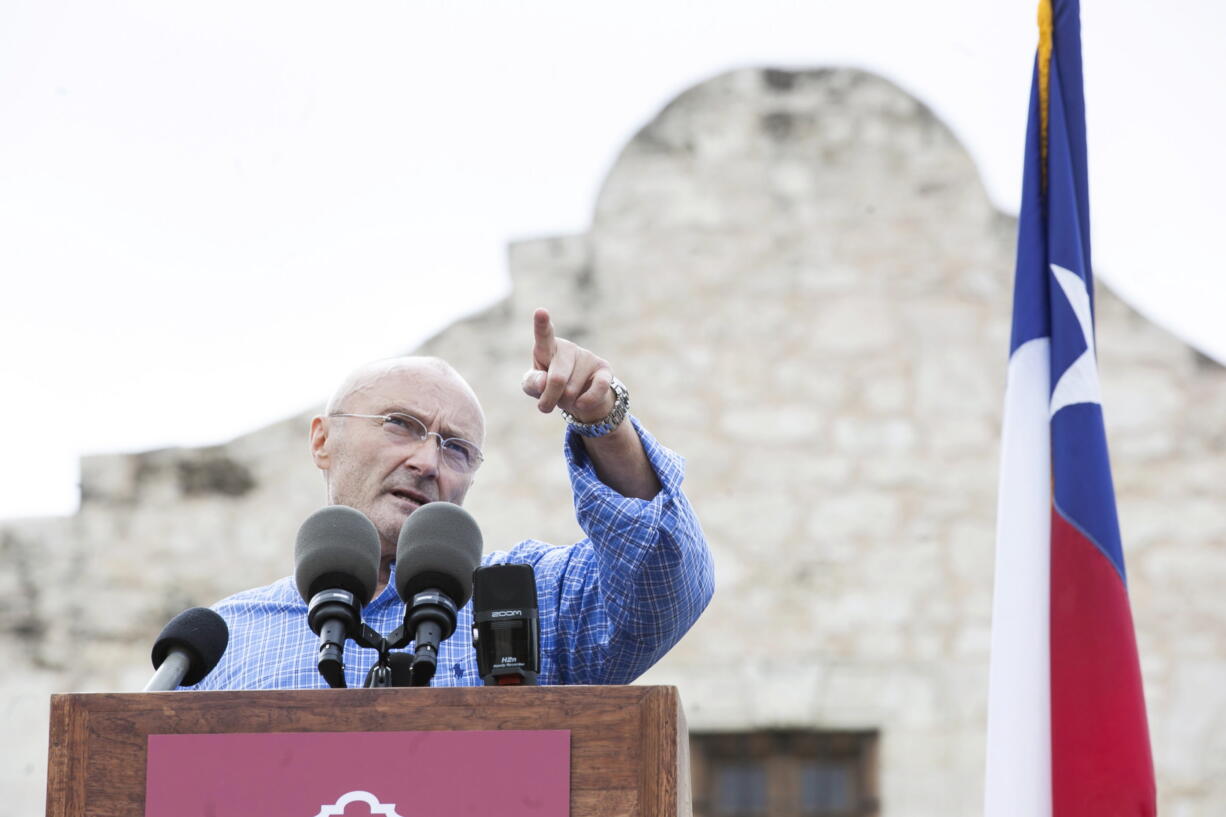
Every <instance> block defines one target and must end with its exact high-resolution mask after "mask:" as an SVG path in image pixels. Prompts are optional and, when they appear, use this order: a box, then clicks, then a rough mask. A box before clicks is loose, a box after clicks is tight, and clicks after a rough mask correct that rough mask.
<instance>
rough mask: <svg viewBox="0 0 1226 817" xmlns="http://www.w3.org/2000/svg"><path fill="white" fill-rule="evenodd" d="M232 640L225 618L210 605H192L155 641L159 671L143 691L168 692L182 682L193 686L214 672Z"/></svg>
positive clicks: (154, 647)
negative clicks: (211, 608)
mask: <svg viewBox="0 0 1226 817" xmlns="http://www.w3.org/2000/svg"><path fill="white" fill-rule="evenodd" d="M229 643H230V628H229V627H227V626H226V622H225V619H223V618H222V617H221V616H219V615H217V613H214V612H213V611H212V610H210V609H209V608H207V607H193V608H191V609H190V610H184V611H183V612H182V613H179V615H177V616H175V617H174V618H172V619H171V620H170V622H169V623H168V624H167V625H166V626H165V627H163V628H162V632H161V633H160V634H159V635H158V640H157V641H155V642H154V643H153V668H154V669H155V670H157V671H156V672H154V673H153V677H152V678H150V679H149V683H147V684H145V688H144V690H143V691H144V692H165V691H167V690H171V689H174V688H176V687H178V686H179V685H183V686H192V685H193V684H198V683H200V682H201V681H202V680H204V676H206V675H208V674H209V673H210V672H212V671H213V667H215V666H217V662H218V661H220V660H221V655H222V653H224V652H225V651H226V645H227V644H229Z"/></svg>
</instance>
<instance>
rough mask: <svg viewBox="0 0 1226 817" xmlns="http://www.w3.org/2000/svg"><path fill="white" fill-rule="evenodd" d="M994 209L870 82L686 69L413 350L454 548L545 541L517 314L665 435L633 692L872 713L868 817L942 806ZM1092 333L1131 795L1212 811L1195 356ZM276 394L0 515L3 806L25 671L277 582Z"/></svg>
mask: <svg viewBox="0 0 1226 817" xmlns="http://www.w3.org/2000/svg"><path fill="white" fill-rule="evenodd" d="M1014 231H1015V224H1014V223H1013V221H1012V220H1011V219H1008V218H1005V217H1003V216H1001V215H1000V214H999V213H997V212H996V211H995V210H994V209H993V208H992V207H991V205H990V204H989V202H988V200H987V198H986V196H985V194H984V191H983V189H982V186H981V184H980V182H979V179H978V176H977V173H976V171H975V168H974V166H973V165H972V163H971V161H970V159H969V157H968V156H967V154H966V152H965V151H964V150H963V149H962V148H961V146H960V145H959V144H958V143H957V141H956V140H955V139H954V137H953V136H952V135H951V134H950V132H949V131H948V129H946V128H945V127H944V126H943V125H942V124H941V123H940V122H939V121H937V120H936V119H935V118H934V117H933V116H932V115H931V114H930V113H929V112H928V111H927V110H926V109H925V108H924V107H923V106H922V105H921V104H920V103H918V102H917V101H916V100H914V99H913V98H911V97H909V96H908V95H906V94H905V93H903V92H902V91H901V90H899V89H898V88H897V87H895V86H893V85H891V84H890V83H888V82H885V81H883V80H881V79H879V78H876V77H873V76H870V75H867V74H864V73H861V72H857V71H850V70H821V71H810V72H784V71H773V70H765V71H763V70H756V69H746V70H740V71H735V72H731V73H729V74H725V75H723V76H720V77H717V78H715V79H712V80H710V81H708V82H705V83H703V84H701V85H699V86H697V87H695V88H692V89H690V90H689V91H687V92H686V93H684V94H682V95H681V96H680V97H678V98H677V99H676V100H674V101H673V102H672V103H671V104H670V105H669V106H667V107H666V108H665V109H664V110H663V111H662V112H661V113H660V114H659V116H657V117H656V118H655V119H654V120H653V121H652V122H650V123H649V124H648V125H646V126H645V127H644V128H643V130H642V131H641V132H640V133H639V134H638V135H637V136H636V137H635V138H634V139H633V140H632V141H631V142H630V143H629V144H628V145H627V147H626V149H625V151H624V152H623V154H622V155H621V157H620V158H619V160H618V162H617V163H616V165H615V166H614V167H613V169H612V170H611V172H610V174H609V176H608V178H607V181H606V183H605V185H604V188H603V190H602V191H601V193H600V196H599V198H598V200H597V202H596V204H595V208H594V213H593V220H592V227H591V230H590V231H589V232H588V233H587V234H585V235H575V236H563V237H555V238H545V239H539V240H533V241H524V242H519V243H516V244H513V245H512V246H511V248H510V256H509V260H510V270H511V276H512V282H513V288H512V292H511V294H510V296H509V297H508V298H507V300H505V301H504V302H502V303H500V304H498V305H496V306H494V307H492V308H490V309H489V310H486V311H485V312H482V313H481V314H478V315H475V316H472V317H470V318H468V319H465V320H462V321H459V322H458V323H456V324H455V325H453V326H452V327H450V328H449V329H447V330H445V331H444V332H442V333H441V334H440V335H439V336H437V337H435V338H434V339H432V340H431V341H429V342H428V343H427V344H425V346H424V347H423V348H422V349H421V350H420V351H423V352H425V353H430V354H438V355H441V356H443V357H446V358H447V359H449V360H451V361H452V362H453V363H454V364H455V365H456V366H457V368H458V369H459V370H460V371H461V372H462V373H463V374H464V375H465V376H466V377H468V378H469V380H470V381H471V382H472V384H473V386H474V388H475V389H476V391H477V393H478V394H479V395H481V397H482V399H483V401H484V403H485V406H486V410H487V414H488V416H489V430H488V444H487V454H488V457H487V461H486V464H485V465H484V466H483V467H482V469H481V471H480V472H479V474H478V476H477V481H476V484H475V485H474V487H473V489H472V492H471V493H470V495H469V500H468V506H469V508H470V510H471V511H472V512H473V513H474V515H475V516H476V517H477V519H478V520H479V521H480V522H481V524H482V527H483V530H484V531H485V534H486V541H487V548H496V547H501V546H506V545H508V544H510V543H513V542H514V541H517V540H519V539H522V538H524V537H527V536H534V537H538V538H543V539H546V540H549V541H555V542H559V543H565V542H570V541H573V540H574V539H575V538H577V537H578V536H579V535H580V533H579V531H578V529H577V527H576V526H575V523H574V521H573V517H572V515H571V507H570V499H569V489H568V485H567V481H566V475H565V471H564V469H563V467H562V462H561V457H560V456H559V450H560V445H561V429H560V421H559V420H558V418H556V417H552V416H551V417H543V416H541V415H539V414H538V413H537V412H536V410H535V408H534V406H533V404H532V401H530V400H527V399H526V398H524V397H523V396H522V395H521V394H520V392H519V379H520V375H521V374H522V372H523V370H524V369H525V368H526V367H527V363H528V357H527V355H528V348H529V347H528V343H527V341H528V340H529V338H530V335H529V329H528V327H529V321H530V315H531V311H532V308H533V307H535V306H538V305H547V306H550V307H551V308H552V310H553V311H554V314H555V319H556V321H557V323H558V326H559V333H560V334H562V335H564V336H566V337H570V338H572V339H574V340H576V341H578V342H580V343H583V344H585V345H588V346H590V347H591V348H593V349H596V350H597V351H599V353H600V354H602V355H603V356H605V357H607V358H608V359H609V360H610V361H611V362H612V363H613V365H614V368H615V370H616V371H617V372H618V374H619V376H620V377H621V378H622V379H623V380H625V381H626V382H627V383H628V384H629V386H630V388H631V392H632V402H633V408H634V411H635V413H636V415H637V416H638V417H639V418H640V419H641V420H642V421H643V422H644V423H645V424H646V425H647V426H648V427H649V428H650V429H651V430H652V431H654V432H655V433H656V434H657V436H659V437H660V438H661V439H662V440H663V441H665V442H666V443H667V444H668V445H670V446H671V447H673V448H675V449H676V450H678V451H680V452H682V453H683V454H685V456H686V457H687V458H688V476H687V479H686V488H687V492H688V494H689V496H690V498H691V500H692V502H693V504H694V505H695V507H696V508H697V510H698V512H699V514H700V516H701V518H702V520H703V525H704V528H705V530H706V532H707V534H708V537H709V539H710V541H711V546H712V548H713V549H714V551H715V555H716V565H717V575H718V591H717V594H716V598H715V601H714V602H713V604H712V606H711V608H710V610H709V611H708V612H707V614H706V615H705V616H704V618H703V619H702V621H700V622H699V624H698V626H697V627H696V628H695V630H694V631H693V632H692V633H691V634H690V635H689V636H687V638H686V639H685V640H684V641H683V642H682V643H681V644H680V645H679V646H678V647H677V648H676V649H675V650H674V651H673V652H672V653H671V654H670V655H669V656H668V657H667V658H666V659H665V660H664V661H663V662H662V663H661V664H660V665H659V666H658V667H657V668H655V669H654V670H652V671H651V672H650V673H649V674H648V675H647V676H646V677H645V678H644V679H643V680H644V681H645V682H648V683H671V684H676V685H678V686H679V687H681V691H682V695H683V698H684V700H685V701H686V706H687V712H688V715H689V721H690V726H691V728H692V729H694V730H696V731H699V730H707V731H711V730H743V729H759V728H770V727H801V728H855V729H875V730H879V734H880V744H879V762H880V773H879V781H880V795H881V813H882V814H883V815H887V817H904V816H905V817H929V815H932V816H933V817H935V815H942V817H944V815H974V814H978V813H979V812H980V810H981V802H982V772H983V739H984V738H983V736H984V728H985V725H984V717H985V705H986V693H987V689H986V685H987V650H988V638H989V630H990V608H991V585H992V564H993V560H992V548H993V537H994V520H995V509H996V476H997V467H998V453H997V447H998V436H999V426H1000V411H1001V400H1002V390H1003V384H1004V372H1005V364H1006V356H1007V350H1008V332H1009V315H1010V301H1011V289H1010V288H1011V276H1012V264H1013V252H1014V240H1015V236H1014ZM1098 338H1099V360H1100V366H1101V370H1102V373H1101V374H1102V384H1103V390H1104V405H1105V412H1106V419H1107V426H1108V434H1109V440H1110V445H1111V450H1112V455H1113V463H1114V469H1115V479H1116V487H1117V493H1118V497H1119V504H1120V516H1121V525H1122V528H1123V537H1124V542H1125V552H1126V556H1127V559H1128V567H1129V582H1130V589H1131V594H1132V600H1133V611H1134V616H1135V618H1136V621H1137V628H1138V640H1139V643H1140V650H1141V655H1142V660H1143V671H1144V674H1145V682H1146V690H1147V695H1148V704H1149V711H1150V725H1151V732H1152V738H1153V745H1154V755H1155V764H1156V767H1157V771H1158V783H1159V792H1160V797H1161V809H1162V811H1163V813H1164V814H1168V815H1179V817H1191V815H1218V814H1221V813H1223V811H1226V782H1223V780H1224V779H1226V776H1224V775H1223V774H1221V772H1222V770H1223V769H1224V768H1226V730H1224V729H1223V728H1221V727H1222V721H1223V718H1226V602H1222V601H1221V600H1220V599H1221V598H1222V594H1221V593H1220V592H1218V588H1219V587H1220V586H1221V584H1222V578H1223V577H1222V574H1223V573H1224V572H1226V511H1223V508H1226V487H1224V486H1226V457H1224V456H1223V455H1224V454H1226V370H1224V369H1222V368H1221V367H1220V366H1218V365H1216V364H1214V363H1212V362H1210V361H1208V360H1206V359H1205V358H1203V357H1200V356H1198V355H1196V354H1195V353H1194V352H1192V351H1191V350H1190V349H1188V348H1187V347H1186V346H1184V345H1183V344H1181V343H1179V342H1178V341H1176V340H1175V339H1173V338H1172V337H1170V336H1169V335H1168V334H1167V333H1165V332H1164V331H1162V330H1160V329H1158V328H1156V327H1154V326H1153V325H1151V324H1149V323H1148V322H1147V321H1145V320H1144V319H1143V318H1142V317H1141V316H1139V315H1138V314H1137V313H1136V312H1134V311H1132V310H1131V309H1130V308H1129V307H1127V306H1126V305H1124V304H1123V303H1122V302H1120V301H1119V300H1118V299H1116V298H1115V297H1113V296H1112V295H1111V293H1110V292H1108V291H1107V290H1105V289H1104V288H1103V287H1099V289H1098ZM356 362H357V361H355V363H356ZM323 397H325V395H320V398H321V401H322V399H323ZM309 416H310V413H309V412H308V413H304V414H303V415H301V416H299V417H294V418H290V419H287V420H286V421H285V422H283V423H279V424H277V425H275V426H272V427H269V428H265V429H260V430H258V431H255V432H253V433H251V434H250V435H247V436H245V437H242V438H240V439H238V440H235V441H234V442H232V443H230V444H228V445H225V446H219V447H216V448H212V449H195V450H169V451H159V452H149V453H143V454H126V455H116V456H111V457H99V458H91V459H89V460H86V462H85V463H84V464H83V486H82V489H83V504H82V508H81V511H80V513H79V514H77V515H75V516H74V517H71V518H67V519H50V520H22V521H17V522H9V523H5V524H4V525H0V548H2V551H0V559H2V560H0V656H2V657H3V659H4V660H5V662H6V663H5V666H7V667H9V668H10V672H8V673H5V675H4V676H3V679H2V680H0V687H2V688H3V690H4V694H3V696H0V701H2V702H3V703H2V704H0V706H3V714H4V717H5V722H6V723H8V724H10V726H11V727H12V728H13V734H14V735H15V738H14V742H13V744H12V745H15V746H17V747H18V752H17V757H18V759H19V760H18V763H17V764H14V765H11V766H7V767H6V768H0V785H4V787H5V788H6V789H7V790H8V791H11V792H16V798H17V800H16V803H17V808H18V810H17V811H15V812H14V813H19V814H28V813H38V810H39V809H40V808H41V802H42V788H41V787H42V775H43V764H44V757H45V748H46V747H45V743H46V737H45V730H46V696H47V694H48V693H49V692H52V691H67V690H102V689H107V690H115V689H134V688H137V687H139V685H140V684H141V683H142V682H143V681H144V680H145V678H146V677H147V674H148V663H147V662H148V658H147V651H148V649H149V645H150V643H151V641H152V639H153V637H154V636H155V634H156V633H157V631H158V629H159V628H160V627H161V626H162V624H163V623H164V622H165V620H166V619H167V618H169V616H170V615H172V614H173V613H175V612H177V611H178V610H179V609H182V608H183V607H186V606H189V605H191V604H200V603H209V602H212V601H214V600H216V599H217V598H219V597H221V596H224V595H226V594H228V593H230V592H233V591H235V590H238V589H241V588H245V587H249V586H252V585H255V584H260V583H264V582H267V581H271V580H273V579H275V578H277V577H279V576H281V575H284V574H285V573H287V572H288V571H289V569H290V566H291V551H292V542H293V536H294V532H295V531H296V529H297V526H298V525H299V524H300V522H301V521H302V519H304V518H305V517H306V516H307V515H308V514H309V513H310V511H311V510H313V509H314V508H315V507H317V506H318V504H319V503H320V501H321V500H322V483H321V480H320V479H319V477H318V475H317V474H316V473H314V472H313V470H312V468H311V466H310V463H309V460H308V458H307V456H306V440H305V435H306V425H307V421H308V419H309ZM66 656H72V658H71V660H67V659H66V658H65V657H66Z"/></svg>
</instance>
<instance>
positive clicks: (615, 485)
mask: <svg viewBox="0 0 1226 817" xmlns="http://www.w3.org/2000/svg"><path fill="white" fill-rule="evenodd" d="M533 332H534V336H535V341H534V344H533V347H532V369H531V370H530V371H529V372H528V373H527V374H526V375H525V376H524V380H523V389H524V392H525V393H526V394H528V395H529V396H530V397H533V398H535V399H536V401H537V408H538V409H539V410H540V411H542V412H546V413H548V412H551V411H553V410H554V409H555V408H557V409H560V410H561V411H562V413H563V415H564V416H566V418H567V421H568V431H567V437H566V443H565V453H566V459H567V465H568V467H569V469H570V475H571V483H572V487H573V489H574V492H575V508H576V513H577V515H578V520H579V524H580V526H581V527H582V528H583V530H584V532H585V533H586V534H587V538H586V539H584V540H583V541H582V542H579V543H578V544H575V545H572V546H570V547H554V546H551V545H547V544H545V543H543V542H538V541H535V540H528V541H526V542H521V543H519V544H518V545H516V546H514V547H512V548H511V549H510V550H509V551H506V552H495V553H487V554H486V555H485V557H484V558H483V559H482V564H504V563H517V564H530V565H532V566H533V568H534V569H535V571H536V579H537V594H538V607H539V609H540V615H541V622H540V623H541V628H540V629H541V672H540V676H539V679H538V680H539V682H540V683H542V684H618V683H628V682H629V681H632V680H634V679H635V678H636V677H638V676H639V675H641V674H642V673H643V672H644V671H646V670H647V669H648V667H650V666H651V665H652V664H653V663H655V662H656V661H657V660H658V659H659V658H660V657H661V656H663V655H664V653H666V652H667V651H668V650H669V649H670V648H671V647H672V646H673V645H674V644H675V643H676V642H677V641H678V640H679V639H680V638H681V636H682V635H684V634H685V632H686V631H687V630H688V629H689V628H690V626H691V625H692V624H693V623H694V621H695V620H697V618H698V615H699V614H700V613H701V612H702V610H703V608H705V606H706V604H707V602H708V601H709V600H710V598H711V594H712V592H713V589H714V579H713V573H712V567H711V557H710V553H709V551H708V550H707V546H706V542H705V540H704V539H703V536H702V531H701V529H700V528H699V525H698V520H697V519H696V518H695V517H694V514H693V511H692V509H691V508H690V505H689V502H688V501H687V500H686V498H685V496H684V495H683V494H682V493H681V489H680V483H681V478H682V463H681V459H680V458H679V457H678V456H677V455H676V454H673V453H672V452H671V451H668V450H667V449H665V448H664V447H662V446H661V445H660V444H659V443H657V442H656V441H655V440H654V439H653V438H652V437H651V436H650V435H649V434H647V433H646V431H644V430H643V428H642V427H641V426H640V425H639V424H638V422H637V421H636V420H635V419H634V418H633V417H630V416H629V415H628V414H627V412H626V409H627V405H628V401H629V397H628V393H627V392H626V390H625V387H624V386H622V385H621V383H620V382H619V381H617V380H616V378H614V377H613V373H612V370H611V369H610V367H609V364H608V363H607V362H605V361H604V360H602V359H601V358H599V357H597V356H596V355H595V354H593V353H592V352H590V351H588V350H587V349H584V348H582V347H580V346H577V345H575V344H574V343H571V342H570V341H567V340H564V339H562V338H557V337H555V336H554V331H553V324H552V322H551V320H550V317H549V313H548V312H547V311H546V310H544V309H538V310H537V311H536V313H535V314H534V316H533ZM484 437H485V418H484V414H483V413H482V410H481V406H480V403H479V402H478V401H477V397H476V395H475V394H474V393H473V391H472V389H471V388H470V387H469V386H468V384H467V383H466V382H465V381H464V380H463V378H461V377H460V376H459V374H458V373H457V372H456V371H455V370H454V369H453V368H451V366H450V365H448V364H447V363H445V362H443V361H441V360H438V359H436V358H412V357H410V358H395V359H391V360H386V361H379V362H376V363H373V364H369V365H367V366H363V367H362V368H360V369H358V370H357V371H355V372H354V373H353V374H351V375H350V376H349V377H348V378H347V379H346V380H345V382H344V383H343V384H342V385H341V387H340V388H339V389H338V390H337V392H336V394H335V395H334V396H333V397H332V399H331V400H330V401H329V402H328V406H327V408H326V410H325V412H324V414H323V415H321V416H319V417H316V418H314V419H313V420H312V421H311V434H310V446H311V456H312V458H313V460H314V462H315V465H316V467H318V468H319V469H320V470H321V471H322V472H323V475H324V480H325V483H326V485H327V497H328V502H329V504H341V505H349V506H350V507H353V508H356V509H358V510H359V511H361V512H362V513H364V514H366V516H367V517H368V518H369V519H370V520H371V521H372V522H373V523H374V525H375V528H376V530H377V531H378V532H379V539H380V544H381V559H380V567H379V589H378V590H377V591H376V594H375V598H374V599H373V600H372V601H371V602H370V604H369V605H367V606H366V608H365V609H364V610H363V613H362V616H363V619H364V620H365V621H366V622H367V623H368V624H370V626H371V627H373V628H374V629H375V630H377V631H379V632H381V633H389V632H391V631H392V630H394V629H395V628H396V627H397V626H399V625H400V624H401V623H402V621H403V617H404V605H403V603H402V602H401V601H400V599H399V598H398V597H397V595H396V591H395V589H394V588H392V587H389V586H388V585H389V579H390V576H391V570H392V561H393V559H394V558H395V555H396V541H397V539H398V537H399V534H400V528H401V526H402V525H403V524H404V521H405V519H407V518H408V516H409V514H411V513H413V512H414V511H415V510H416V509H417V508H420V507H421V506H422V505H424V504H426V503H428V502H433V501H436V500H445V501H448V502H455V503H457V504H460V503H462V502H463V500H464V496H465V494H467V492H468V488H469V486H470V485H471V484H472V479H473V473H474V471H475V469H476V468H477V466H479V465H480V462H481V459H482V455H481V450H480V448H481V444H482V442H483V441H484ZM216 609H217V611H218V612H219V613H221V615H222V616H223V617H224V618H225V619H226V622H227V624H228V625H229V627H230V645H229V648H228V649H227V650H226V654H225V655H224V656H223V658H222V660H221V663H219V664H218V666H217V668H216V669H214V670H213V672H212V673H211V674H210V675H209V676H208V677H207V678H205V679H204V681H203V682H201V684H200V685H199V688H200V689H284V688H293V689H300V688H309V687H323V686H326V683H325V682H324V680H323V678H322V677H321V676H320V675H319V673H318V671H317V669H316V667H315V661H316V650H317V646H318V639H317V637H316V636H315V635H314V634H313V633H312V632H311V631H310V629H309V628H308V626H307V620H306V605H305V603H304V602H303V601H302V599H301V598H300V597H299V595H298V591H297V589H296V588H295V586H294V582H293V580H292V578H289V577H287V578H285V579H282V580H281V581H278V582H276V583H274V584H271V585H269V586H267V587H262V588H258V589H255V590H250V591H247V592H245V593H240V594H238V595H235V596H231V597H230V598H228V599H225V600H224V601H222V602H220V603H219V604H218V605H217V607H216ZM471 630H472V607H471V604H470V605H466V606H465V607H464V609H463V610H461V611H460V615H459V617H458V622H457V626H456V631H455V634H454V635H453V636H452V637H451V638H449V639H447V640H446V641H444V642H443V644H442V646H441V648H440V651H439V655H438V670H437V672H436V674H435V676H434V679H433V682H432V685H433V686H469V685H478V684H480V683H481V678H480V677H479V676H478V675H477V665H476V654H475V652H474V650H473V647H472V636H471ZM374 659H375V652H374V651H373V650H359V649H355V648H353V647H352V646H350V647H349V649H347V650H346V662H345V663H346V672H345V677H346V683H347V684H348V685H349V686H360V685H361V683H362V680H363V678H364V677H365V675H366V673H367V671H368V670H369V668H370V666H371V664H372V663H373V662H374Z"/></svg>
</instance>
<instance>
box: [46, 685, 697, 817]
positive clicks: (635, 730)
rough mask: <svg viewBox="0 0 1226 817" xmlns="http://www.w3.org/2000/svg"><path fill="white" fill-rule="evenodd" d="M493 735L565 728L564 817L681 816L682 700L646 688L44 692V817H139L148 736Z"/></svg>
mask: <svg viewBox="0 0 1226 817" xmlns="http://www.w3.org/2000/svg"><path fill="white" fill-rule="evenodd" d="M496 729H517V730H532V729H566V730H569V731H570V733H571V761H570V813H571V815H572V817H614V815H616V817H690V813H691V811H690V780H689V757H688V752H687V743H688V738H687V734H686V728H685V715H684V713H683V712H682V710H681V701H680V698H679V697H678V695H677V690H676V689H675V688H674V687H650V686H611V687H516V688H511V687H501V688H500V687H469V688H453V689H327V690H300V691H283V692H154V693H138V694H89V695H53V696H52V697H51V735H50V751H49V757H48V764H47V817H85V815H89V817H132V815H139V814H143V813H144V809H145V764H146V752H147V746H148V741H147V738H148V736H149V735H151V734H184V733H224V732H400V731H435V730H442V731H451V730H496ZM218 817H226V816H224V815H218Z"/></svg>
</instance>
